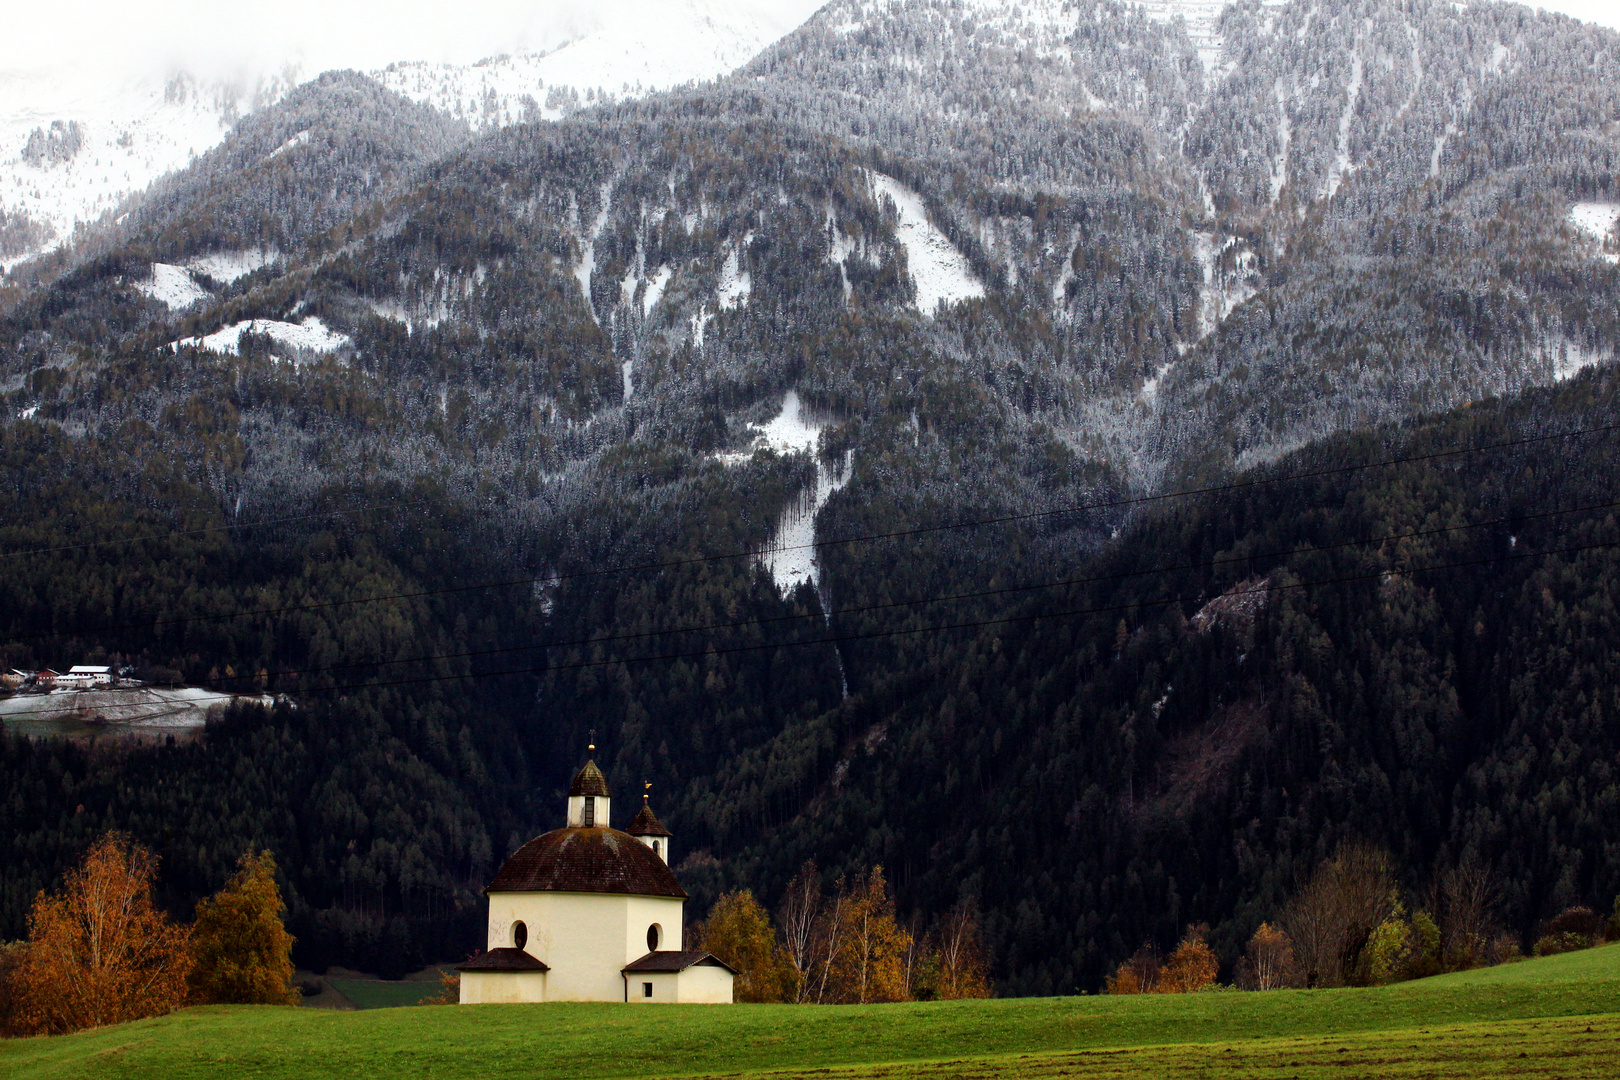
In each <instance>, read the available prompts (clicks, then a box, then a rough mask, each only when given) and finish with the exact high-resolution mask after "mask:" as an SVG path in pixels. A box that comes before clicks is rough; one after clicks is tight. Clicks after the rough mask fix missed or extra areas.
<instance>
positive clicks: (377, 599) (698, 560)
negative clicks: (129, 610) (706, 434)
mask: <svg viewBox="0 0 1620 1080" xmlns="http://www.w3.org/2000/svg"><path fill="white" fill-rule="evenodd" d="M1617 429H1620V424H1604V425H1600V426H1597V427H1590V428H1580V429H1577V430H1574V431H1564V432H1555V433H1552V434H1547V435H1533V436H1527V437H1525V438H1520V439H1509V440H1505V441H1502V442H1496V443H1488V444H1486V445H1484V446H1472V447H1461V448H1457V449H1453V450H1442V451H1436V452H1434V453H1429V454H1414V455H1409V456H1407V457H1399V458H1384V459H1380V460H1378V461H1374V462H1365V463H1362V464H1358V465H1343V466H1336V467H1334V468H1331V469H1317V470H1312V471H1310V472H1303V473H1290V474H1286V475H1282V476H1273V477H1260V478H1257V479H1254V480H1243V481H1237V482H1233V483H1228V484H1216V485H1210V486H1207V487H1201V488H1185V489H1182V490H1179V491H1172V492H1163V493H1160V494H1157V495H1142V496H1137V497H1133V498H1129V499H1113V500H1103V501H1099V502H1092V503H1078V504H1073V505H1070V506H1065V507H1059V508H1056V509H1051V510H1038V511H1031V512H1028V513H1023V514H1008V515H1002V516H999V517H990V518H976V519H970V520H966V521H958V522H951V523H946V524H942V525H925V526H920V527H918V528H914V529H899V530H895V531H892V532H884V533H864V534H859V535H855V536H846V537H833V538H830V539H826V540H817V541H814V542H813V543H810V544H795V545H784V546H778V547H771V548H765V549H751V550H748V551H737V552H729V553H726V554H721V555H700V556H694V557H691V558H686V559H672V560H666V561H662V562H648V563H634V564H626V565H621V566H614V567H604V568H601V569H597V570H582V571H577V572H575V573H570V574H542V575H528V576H524V577H518V578H506V579H501V580H497V581H484V582H474V583H471V584H467V585H451V586H446V587H444V588H438V589H414V590H410V591H407V592H394V593H379V594H373V595H371V596H360V597H351V598H349V599H345V600H322V601H316V602H311V603H307V604H284V605H280V606H277V607H266V608H247V609H240V610H237V611H229V612H219V613H215V614H211V615H187V616H180V617H176V618H172V619H152V620H144V621H141V622H131V623H117V624H109V625H100V626H80V627H72V628H69V629H63V630H49V631H42V632H40V633H35V634H23V635H18V636H16V637H13V638H10V639H8V643H22V642H26V641H42V640H46V639H49V638H60V637H71V636H79V635H87V634H108V633H115V632H118V631H123V630H141V629H156V628H159V627H170V626H187V625H192V624H196V623H207V622H225V621H229V620H233V619H247V618H257V617H261V616H272V615H288V614H293V613H296V612H302V611H326V610H331V609H334V608H340V607H352V606H355V605H359V604H375V603H385V602H387V601H391V600H417V599H426V598H429V597H435V596H451V595H456V594H459V593H467V592H476V591H481V590H486V589H500V588H511V587H515V586H524V585H527V586H534V585H547V586H551V585H558V584H561V583H563V582H565V581H579V580H584V579H590V578H599V577H605V576H609V575H613V574H626V573H635V572H639V571H649V570H669V569H678V568H680V567H686V566H696V565H701V564H705V563H713V562H720V561H724V560H729V559H742V558H749V559H752V558H758V557H760V556H761V555H764V554H776V553H781V552H787V551H799V550H804V549H806V548H827V547H835V546H841V545H846V544H859V543H872V542H875V541H879V540H895V539H902V538H904V537H909V536H922V535H927V534H932V533H939V532H947V531H952V530H958V529H972V528H978V527H980V526H985V525H1004V524H1012V523H1016V522H1022V521H1034V520H1039V519H1041V518H1052V517H1059V516H1062V515H1065V514H1075V513H1084V512H1088V511H1094V510H1106V509H1123V508H1127V507H1131V506H1142V505H1150V504H1155V503H1160V502H1165V501H1167V500H1171V499H1181V498H1190V497H1193V496H1198V495H1219V494H1223V493H1230V492H1235V491H1246V490H1249V489H1252V488H1258V487H1264V486H1266V485H1270V484H1280V483H1294V482H1299V481H1304V480H1313V479H1322V478H1325V477H1329V476H1342V475H1346V474H1349V473H1354V472H1361V471H1364V470H1368V469H1376V468H1386V467H1390V466H1394V465H1405V464H1414V463H1418V462H1427V461H1438V460H1444V459H1447V458H1455V457H1460V456H1464V455H1468V454H1480V453H1487V452H1490V451H1493V450H1505V449H1511V448H1513V447H1516V446H1529V445H1534V444H1537V443H1544V442H1549V441H1553V440H1557V439H1569V438H1577V437H1579V436H1583V435H1597V434H1602V433H1605V432H1610V431H1615V430H1617Z"/></svg>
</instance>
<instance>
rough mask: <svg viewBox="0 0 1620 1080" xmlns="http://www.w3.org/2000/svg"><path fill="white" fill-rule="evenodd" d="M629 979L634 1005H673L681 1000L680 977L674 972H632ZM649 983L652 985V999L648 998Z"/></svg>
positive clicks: (631, 1000) (631, 998)
mask: <svg viewBox="0 0 1620 1080" xmlns="http://www.w3.org/2000/svg"><path fill="white" fill-rule="evenodd" d="M629 978H630V998H629V1001H630V1004H632V1005H673V1004H674V1003H675V1002H677V1001H679V1000H680V997H679V995H678V989H677V988H678V985H679V982H680V976H679V975H678V974H676V973H675V972H673V971H641V972H636V971H632V972H631V973H630V976H629ZM647 983H652V988H653V992H652V997H648V996H647V992H646V984H647Z"/></svg>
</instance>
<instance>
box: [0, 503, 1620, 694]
mask: <svg viewBox="0 0 1620 1080" xmlns="http://www.w3.org/2000/svg"><path fill="white" fill-rule="evenodd" d="M1513 520H1521V519H1513ZM1615 547H1620V541H1605V542H1602V543H1594V544H1580V545H1576V546H1573V547H1565V548H1551V549H1545V550H1541V551H1526V552H1516V553H1513V554H1508V555H1496V556H1490V557H1487V558H1482V559H1468V560H1464V561H1461V562H1452V563H1438V564H1435V565H1431V566H1421V567H1409V568H1407V569H1404V570H1391V569H1389V568H1385V569H1382V570H1377V571H1373V572H1371V573H1365V574H1349V575H1344V576H1340V577H1334V578H1320V579H1317V580H1314V581H1297V582H1292V583H1289V584H1286V585H1270V584H1268V585H1266V586H1264V587H1263V588H1257V589H1255V590H1253V591H1254V592H1255V593H1263V594H1269V593H1274V592H1286V591H1290V590H1295V589H1308V588H1316V587H1319V586H1324V585H1342V584H1348V583H1354V582H1359V581H1374V580H1379V579H1382V578H1385V577H1387V576H1389V575H1392V574H1393V575H1396V576H1402V577H1406V576H1412V575H1416V574H1427V573H1435V572H1439V571H1443V570H1458V569H1466V568H1469V567H1474V566H1487V565H1491V564H1496V563H1503V562H1514V561H1518V560H1521V559H1529V558H1540V557H1544V556H1549V555H1569V554H1577V553H1580V552H1585V551H1597V550H1603V549H1608V548H1615ZM1312 550H1328V549H1326V548H1322V549H1312ZM1208 599H1209V597H1208V595H1207V594H1203V593H1199V594H1192V595H1185V596H1174V597H1163V598H1160V599H1157V600H1133V601H1129V602H1126V603H1121V604H1111V605H1103V606H1100V607H1089V608H1072V609H1069V610H1066V611H1042V612H1036V613H1033V614H1026V615H1009V616H1002V617H998V618H992V619H974V620H967V621H963V622H956V623H945V624H940V625H935V626H920V627H906V628H902V629H897V630H876V631H868V632H865V633H856V634H832V635H823V636H820V637H815V638H805V639H801V640H798V641H777V642H758V643H755V644H751V645H735V646H727V647H725V648H721V649H716V648H713V647H705V648H704V649H701V650H695V651H687V652H668V653H657V654H651V655H645V656H628V657H614V658H610V659H602V660H583V661H578V662H576V663H571V664H544V665H540V666H537V667H533V666H531V667H519V668H507V669H505V670H500V671H479V672H467V673H465V674H450V675H423V676H418V677H414V678H406V679H390V680H381V681H370V682H358V683H347V684H339V685H335V686H317V687H302V688H300V689H299V690H298V691H296V692H297V693H300V694H312V693H342V692H344V691H349V690H366V689H382V688H385V687H397V686H420V685H423V684H426V683H436V682H451V681H457V680H463V679H492V678H501V677H504V676H509V675H537V674H543V673H546V672H559V671H578V670H583V669H587V668H596V667H611V666H613V665H616V664H642V663H653V662H658V661H666V660H691V659H700V658H704V657H708V656H711V655H714V656H726V655H732V654H737V653H747V652H758V651H761V650H764V649H788V648H803V647H806V646H813V645H837V644H840V643H843V642H852V641H869V640H875V639H881V638H892V637H905V636H910V635H914V634H929V633H943V632H945V631H950V630H966V629H976V628H983V627H987V626H1005V625H1011V624H1015V623H1025V622H1038V621H1040V620H1041V619H1059V618H1071V617H1074V616H1079V615H1107V614H1113V613H1116V612H1126V611H1135V610H1141V609H1143V608H1154V607H1166V606H1169V605H1171V604H1188V603H1198V602H1201V601H1207V600H1208ZM317 670H320V669H317ZM331 670H341V667H335V668H332V669H331ZM249 677H251V676H249ZM46 711H49V710H47V709H27V710H25V709H17V710H12V711H10V712H7V713H4V714H0V715H3V716H6V717H15V716H20V715H31V714H36V713H41V712H46Z"/></svg>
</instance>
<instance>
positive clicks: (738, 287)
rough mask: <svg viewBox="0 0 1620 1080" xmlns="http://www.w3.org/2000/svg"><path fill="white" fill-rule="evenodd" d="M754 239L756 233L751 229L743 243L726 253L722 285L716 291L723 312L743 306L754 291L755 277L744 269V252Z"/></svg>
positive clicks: (721, 272)
mask: <svg viewBox="0 0 1620 1080" xmlns="http://www.w3.org/2000/svg"><path fill="white" fill-rule="evenodd" d="M753 239H754V232H753V230H752V229H750V230H749V231H748V233H747V234H746V235H744V236H743V238H742V243H740V244H737V245H735V246H734V247H732V248H731V250H730V251H728V252H726V265H725V266H724V267H722V268H721V270H720V285H719V287H718V288H717V289H716V290H715V296H716V300H717V301H718V302H719V304H720V308H721V310H722V311H725V310H730V309H731V308H734V307H739V306H741V305H742V303H743V302H744V301H746V300H747V299H748V297H749V295H750V294H751V293H752V292H753V291H754V276H753V275H752V274H750V273H749V272H748V271H747V270H744V269H743V268H742V251H743V249H744V248H746V247H748V245H749V244H750V243H752V242H753Z"/></svg>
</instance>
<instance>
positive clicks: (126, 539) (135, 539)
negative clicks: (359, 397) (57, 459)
mask: <svg viewBox="0 0 1620 1080" xmlns="http://www.w3.org/2000/svg"><path fill="white" fill-rule="evenodd" d="M428 502H429V500H426V499H421V500H418V501H416V502H409V503H404V504H400V503H392V502H387V503H371V504H370V505H368V506H357V507H354V508H353V509H350V510H321V511H317V512H315V513H311V514H289V515H288V516H286V517H276V518H260V519H258V520H257V521H239V522H236V523H234V524H231V525H209V526H207V527H206V528H201V529H171V530H170V531H168V532H161V533H146V534H144V535H142V536H119V537H113V538H111V539H107V540H86V541H85V542H84V543H82V544H61V545H59V546H57V547H44V548H18V549H17V550H16V551H0V559H20V558H22V557H24V556H27V555H54V554H57V553H59V552H63V551H83V550H85V549H86V548H98V547H108V546H111V545H113V544H138V543H141V542H142V541H144V540H171V539H175V538H177V537H181V536H204V535H206V534H208V533H216V532H233V531H235V530H237V529H255V528H258V527H260V526H262V525H280V524H283V523H285V522H288V521H309V520H311V519H312V518H324V517H344V516H347V515H349V514H363V513H365V512H366V511H368V510H410V509H412V508H413V507H417V506H426V505H428Z"/></svg>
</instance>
